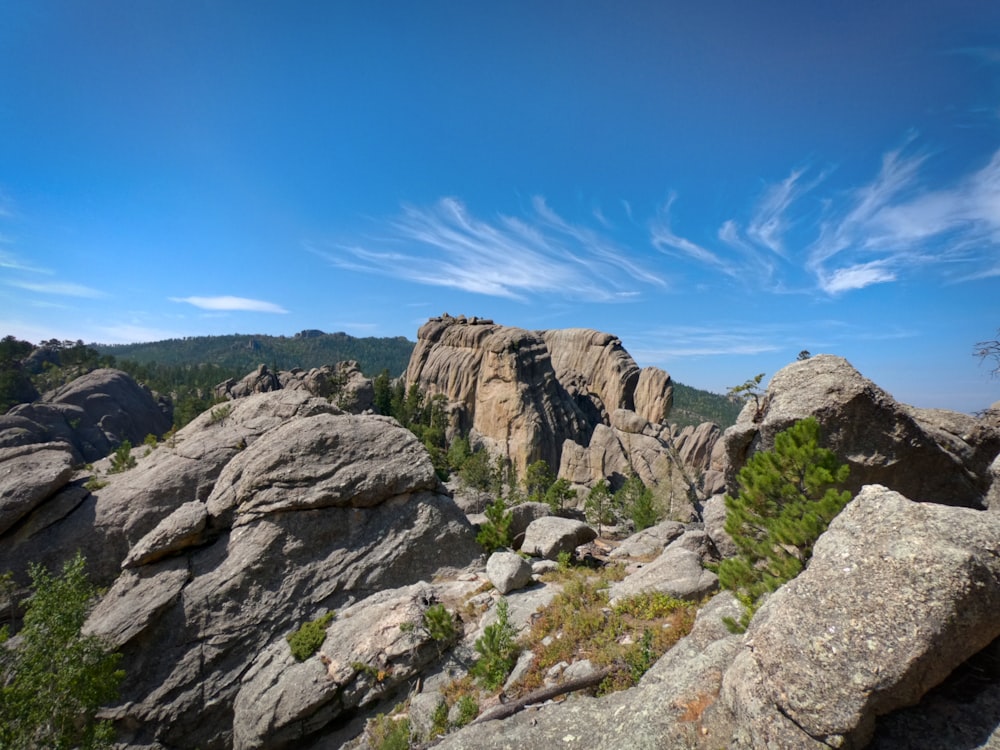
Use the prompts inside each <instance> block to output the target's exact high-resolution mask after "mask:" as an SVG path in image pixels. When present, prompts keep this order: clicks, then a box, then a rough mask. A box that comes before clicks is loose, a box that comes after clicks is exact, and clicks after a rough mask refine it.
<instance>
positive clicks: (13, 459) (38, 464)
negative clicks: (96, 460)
mask: <svg viewBox="0 0 1000 750" xmlns="http://www.w3.org/2000/svg"><path fill="white" fill-rule="evenodd" d="M72 476H73V453H72V451H71V450H70V449H69V446H67V445H66V444H65V443H43V444H41V445H27V446H20V447H16V448H0V536H2V535H3V533H4V532H5V531H7V530H8V529H10V528H11V527H12V526H13V525H14V524H15V523H17V522H18V521H20V520H21V519H22V518H24V517H25V516H26V515H28V514H29V513H30V512H31V511H33V510H34V509H35V508H36V507H38V506H39V505H41V504H42V503H44V502H45V501H46V500H48V499H49V498H50V497H52V496H53V495H54V494H55V493H56V492H57V491H58V490H60V489H62V488H63V487H64V486H65V485H66V484H67V483H68V482H69V480H70V477H72Z"/></svg>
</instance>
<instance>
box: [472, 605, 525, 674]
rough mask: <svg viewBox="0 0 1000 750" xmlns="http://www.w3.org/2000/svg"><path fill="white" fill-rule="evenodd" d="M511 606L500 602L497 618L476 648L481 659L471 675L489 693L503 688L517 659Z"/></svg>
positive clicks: (474, 666)
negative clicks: (510, 615)
mask: <svg viewBox="0 0 1000 750" xmlns="http://www.w3.org/2000/svg"><path fill="white" fill-rule="evenodd" d="M509 614H510V607H509V605H508V604H507V600H506V599H504V598H503V597H500V599H499V600H497V619H496V622H494V623H493V624H492V625H487V626H486V629H485V630H484V631H483V635H482V637H480V638H478V639H477V640H476V643H475V646H474V648H475V649H476V653H478V654H479V659H477V660H476V663H475V664H473V665H472V669H471V670H470V672H471V673H472V675H473V676H474V677H475V678H476V679H477V680H479V682H480V683H481V684H482V685H483V686H484V687H485V688H487V689H488V690H496V689H498V688H499V687H500V686H501V685H503V683H504V680H506V679H507V675H509V674H510V670H511V669H513V668H514V661H515V660H516V659H517V651H518V649H517V645H516V644H515V642H514V637H515V636H516V635H517V633H516V631H515V630H514V627H513V626H512V625H511V624H510V620H509Z"/></svg>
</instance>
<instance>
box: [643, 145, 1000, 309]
mask: <svg viewBox="0 0 1000 750" xmlns="http://www.w3.org/2000/svg"><path fill="white" fill-rule="evenodd" d="M915 141H916V135H915V134H910V135H909V136H908V137H907V138H906V140H905V141H904V143H903V144H902V145H901V146H899V147H898V148H895V149H892V150H890V151H888V152H886V153H885V154H884V155H883V157H882V163H881V165H880V168H879V169H878V172H877V173H876V174H875V175H874V177H873V178H872V179H871V180H870V181H868V182H867V183H863V184H860V185H857V186H855V187H854V188H850V189H847V190H839V191H832V190H827V191H825V192H824V191H823V190H822V188H823V187H824V186H825V185H826V183H827V178H828V176H829V172H828V171H822V172H819V173H815V172H814V171H811V170H810V169H809V168H798V169H795V170H793V171H792V172H791V173H790V174H789V175H788V176H787V177H786V178H785V179H784V180H781V181H780V182H778V183H775V184H773V185H771V186H769V187H768V188H766V189H765V191H764V194H763V196H762V197H761V199H760V200H759V201H758V202H757V204H756V205H755V206H753V207H752V208H751V210H750V212H749V219H745V220H743V221H740V220H737V219H736V218H732V219H728V220H726V221H724V222H723V223H722V225H721V226H720V227H719V228H718V230H717V231H716V233H715V239H716V240H718V242H719V243H720V244H721V245H722V246H724V247H726V248H728V249H729V250H730V251H735V255H733V256H726V257H727V258H728V260H727V261H726V264H725V265H727V267H728V268H729V269H730V271H735V270H739V271H740V273H741V275H742V276H743V277H744V278H750V279H755V280H757V282H758V283H760V284H761V286H766V287H768V288H770V289H771V291H780V290H781V289H782V288H798V289H802V290H805V289H815V290H818V291H820V292H822V293H824V294H827V295H829V296H838V295H841V294H843V293H845V292H850V291H854V290H858V289H863V288H865V287H868V286H872V285H874V284H886V283H890V282H894V281H898V280H901V279H903V278H906V277H908V276H912V275H915V274H918V273H928V272H933V273H934V274H935V277H936V278H940V279H943V280H945V281H946V282H949V283H958V282H962V281H970V280H975V279H983V278H990V277H993V276H996V275H1000V261H998V260H997V256H998V252H1000V150H998V151H997V152H995V153H994V154H993V155H992V156H991V158H990V159H989V160H988V162H987V163H986V164H985V165H983V166H982V167H980V168H977V169H974V170H971V171H968V172H966V173H965V174H964V175H962V176H960V177H958V178H956V179H953V180H952V181H951V182H950V183H949V184H946V185H945V186H943V187H940V186H938V187H935V188H933V189H932V188H930V187H929V182H930V180H931V179H932V178H931V177H929V176H927V175H926V174H925V172H927V171H928V170H927V167H928V164H929V162H930V161H931V155H930V154H929V153H928V152H926V151H922V150H919V149H917V148H915ZM672 202H673V201H672V200H671V201H669V202H668V204H667V210H668V211H669V208H670V205H671V203H672ZM651 242H652V243H653V244H654V246H657V247H658V248H660V249H662V248H664V247H669V248H671V249H673V250H674V251H677V252H678V253H680V254H683V255H684V256H685V257H686V258H688V259H690V260H693V261H695V262H698V263H701V264H703V265H704V266H706V267H709V268H717V267H718V266H719V265H720V263H721V262H722V261H721V260H720V258H722V257H723V256H722V254H721V252H720V251H716V250H715V249H714V248H713V247H711V246H710V245H703V244H699V243H696V242H694V241H692V240H689V239H687V238H684V237H680V236H678V235H677V234H676V233H674V232H673V230H672V228H671V227H670V224H669V222H661V223H660V224H659V225H656V226H654V228H653V231H652V233H651ZM803 274H804V279H805V280H804V281H803V279H802V276H803ZM773 277H777V278H778V279H779V281H778V282H772V278H773ZM783 284H790V285H791V286H789V287H783Z"/></svg>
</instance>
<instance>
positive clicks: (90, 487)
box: [83, 477, 108, 492]
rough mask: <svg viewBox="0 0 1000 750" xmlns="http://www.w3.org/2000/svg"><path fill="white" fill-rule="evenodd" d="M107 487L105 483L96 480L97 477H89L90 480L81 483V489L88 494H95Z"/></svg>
mask: <svg viewBox="0 0 1000 750" xmlns="http://www.w3.org/2000/svg"><path fill="white" fill-rule="evenodd" d="M107 486H108V483H107V482H105V481H103V480H101V479H98V478H97V477H91V478H90V479H88V480H87V481H86V482H84V483H83V489H85V490H87V491H88V492H95V491H97V490H100V489H104V488H105V487H107Z"/></svg>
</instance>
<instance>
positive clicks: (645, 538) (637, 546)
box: [608, 521, 684, 559]
mask: <svg viewBox="0 0 1000 750" xmlns="http://www.w3.org/2000/svg"><path fill="white" fill-rule="evenodd" d="M683 533H684V524H682V523H679V522H677V521H663V522H662V523H658V524H657V525H656V526H652V527H650V528H648V529H643V530H642V531H639V532H637V533H635V534H633V535H632V536H630V537H629V538H628V539H626V540H625V541H623V542H622V543H621V544H619V545H618V546H617V547H616V548H615V549H614V550H613V551H612V552H611V554H610V555H608V556H609V557H611V558H612V559H621V558H626V557H638V558H653V557H656V556H657V555H659V554H660V553H661V552H663V550H664V548H665V547H666V546H667V545H668V544H670V543H671V542H672V541H674V539H677V537H679V536H680V535H681V534H683Z"/></svg>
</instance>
